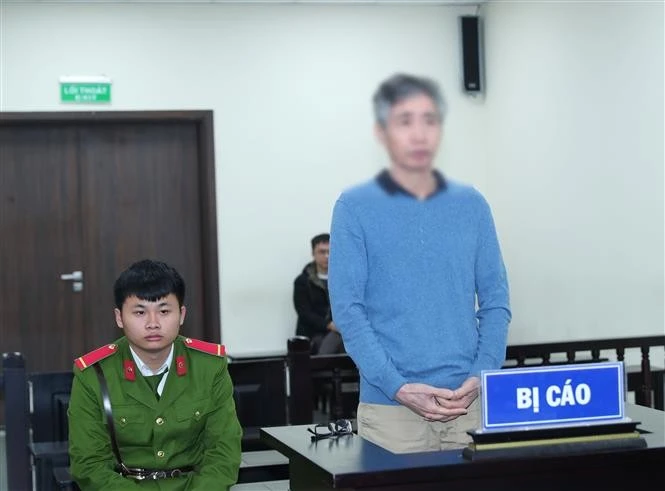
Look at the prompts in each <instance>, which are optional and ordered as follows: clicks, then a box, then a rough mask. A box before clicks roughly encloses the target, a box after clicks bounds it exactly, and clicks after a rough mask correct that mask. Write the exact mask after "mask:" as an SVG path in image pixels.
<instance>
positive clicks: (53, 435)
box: [0, 353, 73, 491]
mask: <svg viewBox="0 0 665 491" xmlns="http://www.w3.org/2000/svg"><path fill="white" fill-rule="evenodd" d="M2 368H3V370H2V377H1V379H0V389H2V391H3V392H4V400H5V426H6V446H7V484H8V487H9V489H12V490H13V489H33V484H32V469H33V467H34V471H35V488H36V489H39V490H40V491H42V490H43V491H49V490H51V489H57V487H56V486H55V481H54V478H53V468H54V467H59V466H67V465H68V464H69V456H68V453H67V433H68V426H67V424H68V422H67V407H68V405H69V393H70V391H71V386H72V379H73V373H72V372H71V371H69V372H49V373H32V374H28V373H27V372H26V369H25V359H24V358H23V355H21V354H20V353H3V355H2Z"/></svg>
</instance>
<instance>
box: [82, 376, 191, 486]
mask: <svg viewBox="0 0 665 491" xmlns="http://www.w3.org/2000/svg"><path fill="white" fill-rule="evenodd" d="M93 366H94V367H95V372H97V378H98V379H99V391H100V392H101V396H102V405H103V406H104V414H105V415H106V425H107V426H108V430H109V437H110V438H111V450H113V455H114V456H115V460H116V462H117V465H116V466H115V470H116V472H118V473H119V474H121V475H123V476H125V477H129V478H132V479H136V480H137V481H143V480H144V479H153V480H157V479H171V478H174V477H180V476H182V475H186V474H187V473H189V472H192V471H193V470H194V467H192V466H191V465H187V466H184V467H178V468H176V469H141V468H138V467H127V466H126V465H125V463H124V462H123V461H122V457H121V456H120V448H119V447H118V442H117V440H116V438H115V425H114V424H113V409H112V407H111V398H110V396H109V389H108V387H107V385H106V378H105V377H104V371H103V370H102V367H100V366H99V364H97V363H95V365H93Z"/></svg>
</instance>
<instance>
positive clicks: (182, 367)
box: [175, 356, 187, 377]
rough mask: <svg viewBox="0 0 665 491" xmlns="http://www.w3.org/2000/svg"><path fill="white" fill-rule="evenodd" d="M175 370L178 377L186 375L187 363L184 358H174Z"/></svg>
mask: <svg viewBox="0 0 665 491" xmlns="http://www.w3.org/2000/svg"><path fill="white" fill-rule="evenodd" d="M175 370H176V373H177V374H178V377H182V376H183V375H187V362H186V361H185V357H184V356H176V357H175Z"/></svg>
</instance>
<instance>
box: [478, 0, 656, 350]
mask: <svg viewBox="0 0 665 491" xmlns="http://www.w3.org/2000/svg"><path fill="white" fill-rule="evenodd" d="M484 14H485V16H486V21H487V29H486V48H487V49H486V55H487V71H488V73H489V80H488V90H487V97H486V106H485V109H486V117H487V118H488V121H487V124H488V125H489V126H488V136H489V139H488V141H487V144H488V152H489V155H490V157H489V165H488V172H489V174H488V182H489V190H488V194H489V199H490V201H491V202H492V204H493V206H494V210H495V212H496V215H497V222H498V227H499V230H500V233H501V238H502V244H503V247H504V251H505V258H506V262H507V263H508V265H509V269H510V280H511V286H512V297H513V302H512V304H513V305H512V306H513V310H514V321H513V323H512V325H511V331H510V340H511V341H512V342H523V341H524V340H528V341H529V342H532V341H543V342H544V341H550V340H552V341H554V340H574V339H585V338H600V337H622V336H633V335H634V336H638V335H656V334H663V332H664V330H665V328H664V321H663V304H664V303H665V301H664V291H663V235H664V232H663V222H664V217H663V164H664V160H665V159H664V155H663V141H664V135H665V128H664V126H663V120H664V116H663V105H664V101H663V91H664V87H665V85H664V80H663V59H664V49H663V3H662V2H660V3H644V2H642V3H638V2H611V3H610V2H606V3H595V2H594V3H592V2H579V3H575V4H570V3H540V4H538V3H528V4H523V3H519V4H518V3H501V4H490V5H488V6H487V8H484Z"/></svg>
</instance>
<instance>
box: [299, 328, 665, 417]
mask: <svg viewBox="0 0 665 491" xmlns="http://www.w3.org/2000/svg"><path fill="white" fill-rule="evenodd" d="M659 346H665V336H648V337H636V338H618V339H594V340H583V341H570V342H558V343H540V344H523V345H511V346H508V348H507V350H506V364H505V368H511V367H515V366H518V367H524V366H540V365H554V364H561V363H589V362H600V361H607V358H606V357H604V356H603V352H604V351H608V350H611V351H613V352H614V353H615V354H616V359H617V361H625V355H626V350H628V349H639V350H640V354H641V360H640V364H639V366H637V367H631V366H627V367H626V378H627V390H628V391H630V392H635V402H636V403H637V404H640V405H643V406H649V407H651V406H652V405H653V406H654V407H655V408H656V409H660V410H663V409H664V408H663V406H664V404H665V402H664V400H663V399H664V392H665V389H664V383H665V380H664V375H663V374H664V371H665V358H664V359H663V360H660V365H654V366H652V365H651V359H650V350H651V348H654V347H659ZM287 347H288V355H287V356H288V360H289V361H288V365H289V374H290V380H291V397H290V400H289V405H290V406H289V407H290V413H291V418H290V420H291V422H292V423H293V424H306V423H309V422H311V418H312V411H313V395H312V390H313V385H314V383H315V381H316V380H317V379H320V378H321V377H327V378H328V380H329V382H330V384H331V385H332V400H331V408H330V419H338V418H341V417H348V416H349V414H346V413H348V409H345V408H344V407H343V404H342V401H343V392H342V384H343V383H344V382H347V381H353V380H355V381H357V380H358V378H359V376H358V372H357V369H356V366H355V365H354V364H353V361H352V360H351V359H350V357H349V356H348V355H314V356H310V354H309V340H308V339H307V338H302V337H295V338H291V339H290V340H289V341H288V344H287ZM559 354H563V355H564V357H563V359H562V360H557V358H558V356H557V355H559ZM354 377H355V378H354ZM652 391H653V393H654V397H653V398H652ZM345 412H346V413H345Z"/></svg>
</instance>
